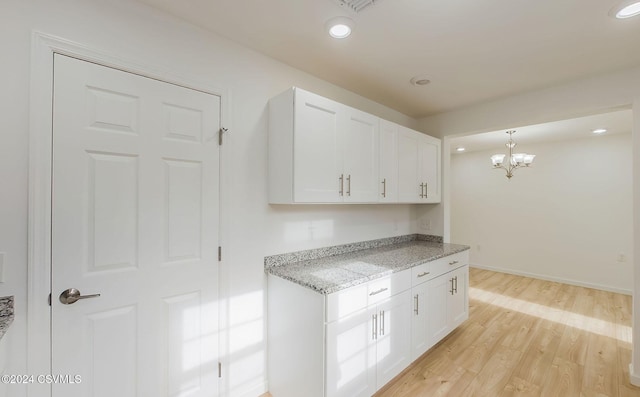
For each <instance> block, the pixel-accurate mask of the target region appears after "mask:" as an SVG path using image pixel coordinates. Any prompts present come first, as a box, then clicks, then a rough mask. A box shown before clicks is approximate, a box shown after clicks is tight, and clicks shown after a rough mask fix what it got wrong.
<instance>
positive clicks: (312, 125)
mask: <svg viewBox="0 0 640 397" xmlns="http://www.w3.org/2000/svg"><path fill="white" fill-rule="evenodd" d="M439 201H440V140H439V139H436V138H431V137H428V136H426V135H424V134H420V133H418V132H416V131H412V130H409V129H407V128H404V127H401V126H398V125H396V124H394V123H391V122H388V121H385V120H381V119H380V118H378V117H376V116H373V115H371V114H368V113H365V112H362V111H360V110H357V109H353V108H351V107H349V106H346V105H343V104H340V103H338V102H335V101H332V100H330V99H327V98H323V97H321V96H319V95H316V94H313V93H310V92H308V91H304V90H301V89H299V88H292V89H290V90H288V91H286V92H284V93H282V94H280V95H278V96H276V97H275V98H272V99H271V101H270V102H269V203H271V204H297V203H378V202H382V203H393V202H404V203H434V202H439Z"/></svg>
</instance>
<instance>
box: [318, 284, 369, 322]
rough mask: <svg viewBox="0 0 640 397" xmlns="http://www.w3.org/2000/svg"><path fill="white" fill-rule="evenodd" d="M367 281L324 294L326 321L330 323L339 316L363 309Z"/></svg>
mask: <svg viewBox="0 0 640 397" xmlns="http://www.w3.org/2000/svg"><path fill="white" fill-rule="evenodd" d="M367 294H368V285H367V283H363V284H359V285H355V286H353V287H349V288H347V289H343V290H342V291H338V292H334V293H333V294H329V295H327V296H326V302H327V305H326V310H327V316H326V322H328V323H330V322H332V321H335V320H337V319H339V318H341V317H344V316H346V315H349V314H351V313H354V312H356V311H358V310H360V309H364V308H365V307H367V305H368V295H367Z"/></svg>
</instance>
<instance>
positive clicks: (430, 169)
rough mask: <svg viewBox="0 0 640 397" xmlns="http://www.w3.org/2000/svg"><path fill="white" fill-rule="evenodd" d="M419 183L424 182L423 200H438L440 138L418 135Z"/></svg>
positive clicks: (431, 201) (432, 201)
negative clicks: (424, 195)
mask: <svg viewBox="0 0 640 397" xmlns="http://www.w3.org/2000/svg"><path fill="white" fill-rule="evenodd" d="M418 148H419V157H418V158H419V162H420V183H425V184H426V187H425V194H426V197H424V200H423V201H424V202H427V203H438V202H440V140H439V139H435V138H432V137H429V136H426V135H423V136H422V137H420V143H419V145H418Z"/></svg>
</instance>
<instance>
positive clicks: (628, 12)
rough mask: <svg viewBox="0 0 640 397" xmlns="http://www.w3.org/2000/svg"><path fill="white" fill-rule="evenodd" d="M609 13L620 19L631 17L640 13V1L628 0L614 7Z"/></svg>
mask: <svg viewBox="0 0 640 397" xmlns="http://www.w3.org/2000/svg"><path fill="white" fill-rule="evenodd" d="M609 15H610V16H612V17H615V18H618V19H625V18H631V17H634V16H636V15H640V1H638V0H626V1H623V2H621V3H620V4H618V5H617V6H615V7H613V8H612V9H611V11H609Z"/></svg>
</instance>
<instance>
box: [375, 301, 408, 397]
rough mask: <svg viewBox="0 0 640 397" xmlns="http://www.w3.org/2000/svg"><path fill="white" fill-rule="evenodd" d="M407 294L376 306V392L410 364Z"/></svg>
mask: <svg viewBox="0 0 640 397" xmlns="http://www.w3.org/2000/svg"><path fill="white" fill-rule="evenodd" d="M410 324H411V291H410V290H408V291H405V292H402V293H400V294H398V295H395V296H392V297H391V298H389V299H388V300H387V301H385V302H382V303H379V304H378V336H377V347H376V356H377V360H376V366H377V371H376V372H377V380H376V384H377V386H378V389H379V388H381V387H382V386H384V385H385V384H386V383H387V382H389V381H390V380H391V379H393V378H394V377H395V376H396V375H398V374H399V373H400V372H402V370H404V369H405V368H406V367H407V366H408V365H409V364H411V326H410Z"/></svg>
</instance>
